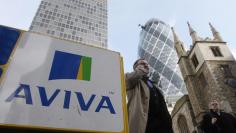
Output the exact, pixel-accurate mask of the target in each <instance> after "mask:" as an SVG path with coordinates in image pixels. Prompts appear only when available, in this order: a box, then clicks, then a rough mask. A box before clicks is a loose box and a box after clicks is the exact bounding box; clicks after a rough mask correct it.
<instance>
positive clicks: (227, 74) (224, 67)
mask: <svg viewBox="0 0 236 133" xmlns="http://www.w3.org/2000/svg"><path fill="white" fill-rule="evenodd" d="M220 68H221V69H222V70H223V71H224V76H225V78H233V77H234V76H233V74H232V72H231V70H230V67H229V65H227V64H225V65H220Z"/></svg>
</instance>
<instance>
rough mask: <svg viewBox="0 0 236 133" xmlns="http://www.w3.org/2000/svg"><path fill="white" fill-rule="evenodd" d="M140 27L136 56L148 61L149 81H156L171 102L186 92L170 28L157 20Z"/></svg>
mask: <svg viewBox="0 0 236 133" xmlns="http://www.w3.org/2000/svg"><path fill="white" fill-rule="evenodd" d="M141 27H142V31H141V33H140V42H139V46H138V56H139V58H145V59H146V60H147V61H148V63H149V65H150V68H151V69H150V70H151V79H152V80H154V81H158V85H159V86H160V87H161V89H162V91H163V93H164V95H165V97H166V99H167V101H168V100H169V101H170V102H173V101H175V100H176V99H177V98H179V97H180V96H182V95H183V94H185V93H187V91H186V86H185V83H184V82H183V78H182V76H181V72H180V69H179V66H178V64H177V62H178V56H177V54H176V51H175V49H174V42H173V35H172V32H171V28H170V26H169V25H167V24H165V23H164V22H163V21H160V20H158V19H151V20H149V21H148V22H147V23H146V24H145V26H141Z"/></svg>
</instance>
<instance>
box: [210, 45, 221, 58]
mask: <svg viewBox="0 0 236 133" xmlns="http://www.w3.org/2000/svg"><path fill="white" fill-rule="evenodd" d="M210 49H211V51H212V53H213V54H214V56H215V57H222V56H223V55H222V53H221V52H220V48H219V47H218V46H211V47H210Z"/></svg>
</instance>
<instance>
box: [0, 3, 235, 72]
mask: <svg viewBox="0 0 236 133" xmlns="http://www.w3.org/2000/svg"><path fill="white" fill-rule="evenodd" d="M39 3H40V0H0V25H6V26H10V27H15V28H19V29H24V30H28V28H29V26H30V24H31V21H32V19H33V17H34V14H35V13H36V11H37V8H38V6H39ZM235 7H236V1H235V0H108V48H109V49H111V50H114V51H118V52H120V53H121V55H122V56H123V57H124V65H125V71H126V72H128V71H131V70H132V64H133V62H134V61H135V60H136V59H137V48H138V42H139V33H140V30H141V29H140V28H139V27H138V24H143V25H144V24H145V23H146V22H147V21H148V20H149V19H151V18H158V19H160V20H162V21H164V22H166V23H168V24H170V25H171V26H174V27H175V30H176V32H177V34H178V36H179V38H180V39H181V40H182V41H183V42H184V43H185V47H186V49H188V48H189V45H190V44H191V38H190V36H189V32H188V27H187V24H186V22H187V21H189V22H190V24H191V25H192V27H193V28H194V29H195V30H196V31H197V33H198V35H199V36H200V37H203V38H205V37H212V34H211V31H210V28H209V25H208V23H209V22H211V23H212V24H213V26H214V27H215V28H216V29H217V30H218V31H219V32H220V34H221V36H222V38H223V39H224V41H226V42H227V44H228V46H229V47H230V49H231V50H232V52H233V54H234V56H235V57H236V17H235V14H234V13H236V8H235Z"/></svg>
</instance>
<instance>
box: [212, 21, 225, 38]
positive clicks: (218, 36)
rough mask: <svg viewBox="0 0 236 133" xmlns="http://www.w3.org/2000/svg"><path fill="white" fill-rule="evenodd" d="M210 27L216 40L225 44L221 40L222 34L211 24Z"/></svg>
mask: <svg viewBox="0 0 236 133" xmlns="http://www.w3.org/2000/svg"><path fill="white" fill-rule="evenodd" d="M209 25H210V27H211V31H212V34H213V36H214V40H217V41H222V42H223V39H222V38H221V36H220V33H219V32H218V31H217V30H216V29H215V28H214V27H213V26H212V24H211V23H209Z"/></svg>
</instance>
